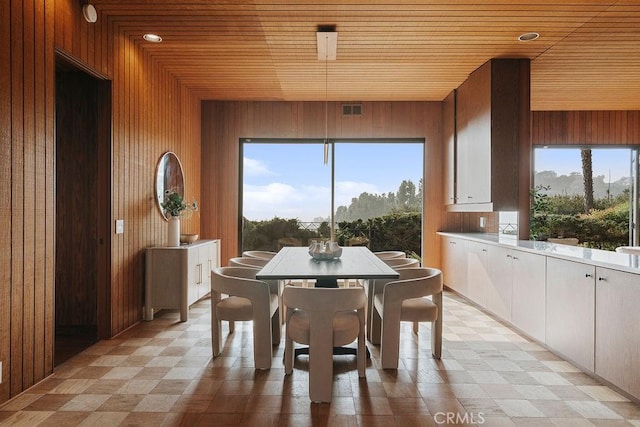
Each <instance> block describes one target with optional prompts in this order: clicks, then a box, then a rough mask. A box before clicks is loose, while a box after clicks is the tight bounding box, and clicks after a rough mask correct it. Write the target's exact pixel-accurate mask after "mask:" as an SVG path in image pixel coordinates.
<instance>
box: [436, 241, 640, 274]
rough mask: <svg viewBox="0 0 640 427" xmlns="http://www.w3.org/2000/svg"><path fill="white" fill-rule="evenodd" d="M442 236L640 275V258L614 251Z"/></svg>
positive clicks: (546, 243)
mask: <svg viewBox="0 0 640 427" xmlns="http://www.w3.org/2000/svg"><path fill="white" fill-rule="evenodd" d="M438 234H439V235H441V236H449V237H458V238H461V239H466V240H471V241H475V242H480V243H487V244H492V245H497V246H503V247H507V248H513V249H517V250H521V251H525V252H532V253H536V254H539V255H545V256H550V257H554V258H562V259H566V260H569V261H576V262H583V263H587V264H591V265H595V266H598V267H605V268H611V269H614V270H620V271H626V272H630V273H636V274H640V261H639V257H638V255H629V254H622V253H618V252H614V251H605V250H601V249H591V248H584V247H581V246H569V245H562V244H557V243H549V242H539V241H535V240H518V239H517V238H515V237H511V236H507V235H500V236H499V235H498V234H485V233H454V232H444V231H441V232H438Z"/></svg>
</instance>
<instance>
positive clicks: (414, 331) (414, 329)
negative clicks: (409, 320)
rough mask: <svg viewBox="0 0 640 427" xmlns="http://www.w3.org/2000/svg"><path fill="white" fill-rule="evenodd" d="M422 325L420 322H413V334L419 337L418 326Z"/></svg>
mask: <svg viewBox="0 0 640 427" xmlns="http://www.w3.org/2000/svg"><path fill="white" fill-rule="evenodd" d="M419 324H420V322H413V333H414V334H416V335H418V328H419V327H418V325H419Z"/></svg>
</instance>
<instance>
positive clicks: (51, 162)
mask: <svg viewBox="0 0 640 427" xmlns="http://www.w3.org/2000/svg"><path fill="white" fill-rule="evenodd" d="M54 6H55V5H52V4H51V2H44V7H45V17H44V23H43V27H44V28H45V35H44V37H45V43H44V63H45V65H44V73H45V75H44V76H43V77H42V78H43V79H44V81H45V88H44V90H45V99H44V102H45V112H44V113H45V162H46V166H45V169H44V170H45V181H46V182H45V183H43V184H42V185H43V187H40V186H38V190H39V191H41V192H43V193H44V194H45V209H46V212H47V215H45V230H44V234H43V235H42V236H40V238H41V239H44V240H45V255H44V256H45V258H44V264H45V290H44V292H45V295H44V296H45V303H44V306H45V307H44V309H45V313H44V333H45V336H44V369H45V376H46V375H50V374H52V373H53V364H54V354H53V352H54V335H55V332H54V329H53V325H54V307H55V305H54V298H55V233H54V230H55V216H54V215H51V214H50V213H51V212H52V211H53V210H54V209H55V200H56V198H55V187H54V186H53V185H51V184H50V183H51V180H52V178H53V177H54V176H55V113H54V112H55V55H54V54H53V47H54V42H55V33H54V31H52V29H53V25H52V24H51V23H52V22H53V21H54V16H55V7H54Z"/></svg>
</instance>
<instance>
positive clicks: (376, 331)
mask: <svg viewBox="0 0 640 427" xmlns="http://www.w3.org/2000/svg"><path fill="white" fill-rule="evenodd" d="M369 314H370V316H369V324H370V327H369V329H368V331H367V334H368V335H369V342H370V343H371V344H376V345H378V344H380V340H381V338H380V335H381V333H382V330H381V326H382V322H383V320H382V318H381V317H380V313H378V310H376V307H375V306H374V305H372V306H371V307H370V313H369Z"/></svg>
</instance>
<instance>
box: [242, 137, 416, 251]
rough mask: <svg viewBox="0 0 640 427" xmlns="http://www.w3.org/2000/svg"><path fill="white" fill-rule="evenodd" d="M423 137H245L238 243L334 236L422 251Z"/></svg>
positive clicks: (270, 244) (262, 245)
mask: <svg viewBox="0 0 640 427" xmlns="http://www.w3.org/2000/svg"><path fill="white" fill-rule="evenodd" d="M423 147H424V144H423V141H422V140H420V141H413V140H412V141H370V140H369V141H343V140H340V141H331V142H330V143H328V147H327V149H328V150H327V154H328V155H327V163H326V164H325V163H324V161H323V160H324V152H325V150H324V148H325V144H324V142H323V141H318V140H295V141H278V140H267V141H265V140H251V141H243V142H242V152H243V160H242V171H243V173H242V178H243V183H242V207H241V210H242V217H243V224H242V236H241V239H242V250H250V249H262V250H278V249H279V248H280V247H282V246H285V245H303V246H304V245H307V244H308V243H309V241H310V240H313V239H316V240H317V239H324V240H328V239H330V238H332V237H333V238H334V239H335V240H337V241H338V242H339V243H340V244H343V245H356V244H363V245H367V246H369V247H370V248H371V249H372V250H385V249H399V250H405V251H407V252H408V253H409V252H416V253H417V254H420V241H421V228H422V227H421V224H422V177H423Z"/></svg>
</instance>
